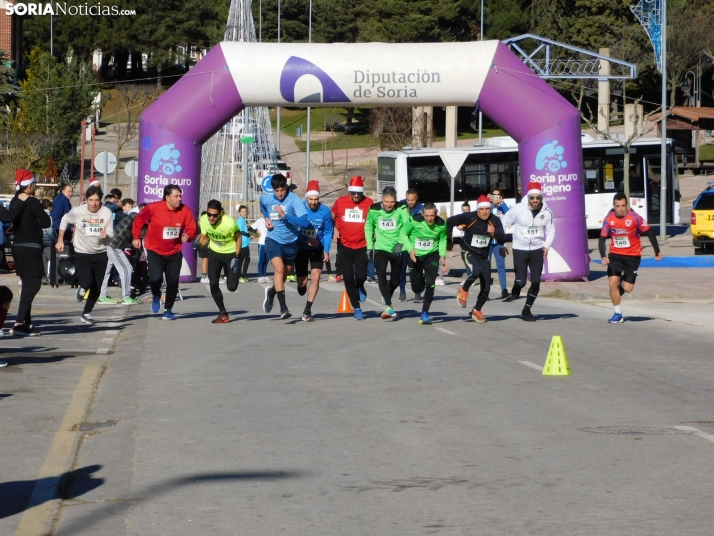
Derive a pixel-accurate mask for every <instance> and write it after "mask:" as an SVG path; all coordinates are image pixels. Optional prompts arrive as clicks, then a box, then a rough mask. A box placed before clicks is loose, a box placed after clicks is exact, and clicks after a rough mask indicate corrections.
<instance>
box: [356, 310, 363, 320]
mask: <svg viewBox="0 0 714 536" xmlns="http://www.w3.org/2000/svg"><path fill="white" fill-rule="evenodd" d="M355 320H364V315H363V314H362V309H360V308H359V307H357V309H355Z"/></svg>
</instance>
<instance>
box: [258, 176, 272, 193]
mask: <svg viewBox="0 0 714 536" xmlns="http://www.w3.org/2000/svg"><path fill="white" fill-rule="evenodd" d="M272 178H273V176H272V175H266V176H265V178H264V179H263V182H261V183H260V187H261V188H262V189H263V191H264V192H265V193H266V194H272V193H273V185H272V184H270V180H271V179H272Z"/></svg>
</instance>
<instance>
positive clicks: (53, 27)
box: [50, 15, 55, 56]
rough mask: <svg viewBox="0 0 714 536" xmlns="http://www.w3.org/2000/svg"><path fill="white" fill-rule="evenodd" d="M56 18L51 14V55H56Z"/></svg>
mask: <svg viewBox="0 0 714 536" xmlns="http://www.w3.org/2000/svg"><path fill="white" fill-rule="evenodd" d="M54 20H55V18H54V17H53V16H52V15H50V56H54V55H55V52H54V43H55V25H54Z"/></svg>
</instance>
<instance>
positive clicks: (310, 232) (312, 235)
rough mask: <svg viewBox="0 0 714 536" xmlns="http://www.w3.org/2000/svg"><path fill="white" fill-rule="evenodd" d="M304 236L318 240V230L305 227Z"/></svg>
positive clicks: (303, 229)
mask: <svg viewBox="0 0 714 536" xmlns="http://www.w3.org/2000/svg"><path fill="white" fill-rule="evenodd" d="M302 234H303V235H304V236H306V237H308V238H317V229H313V228H312V227H303V228H302Z"/></svg>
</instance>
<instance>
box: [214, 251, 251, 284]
mask: <svg viewBox="0 0 714 536" xmlns="http://www.w3.org/2000/svg"><path fill="white" fill-rule="evenodd" d="M208 258H209V259H210V258H211V254H210V253H209V254H208ZM239 259H240V274H239V277H245V278H247V277H248V266H250V246H246V247H244V248H241V250H240V257H239ZM209 262H210V261H209ZM228 266H229V267H230V261H229V262H228ZM228 277H230V276H228ZM231 292H233V291H231Z"/></svg>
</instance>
